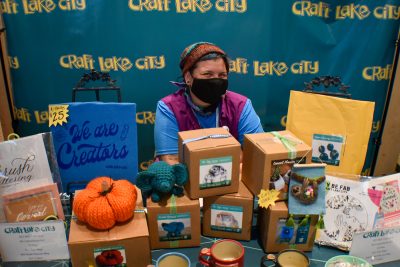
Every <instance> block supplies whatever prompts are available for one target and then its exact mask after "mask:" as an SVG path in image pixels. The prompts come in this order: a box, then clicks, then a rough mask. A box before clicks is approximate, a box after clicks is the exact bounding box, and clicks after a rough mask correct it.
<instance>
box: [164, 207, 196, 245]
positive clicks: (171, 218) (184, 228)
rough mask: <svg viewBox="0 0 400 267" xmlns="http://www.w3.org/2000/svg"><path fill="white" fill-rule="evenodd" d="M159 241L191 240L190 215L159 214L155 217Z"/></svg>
mask: <svg viewBox="0 0 400 267" xmlns="http://www.w3.org/2000/svg"><path fill="white" fill-rule="evenodd" d="M157 225H158V236H159V239H160V241H175V240H188V239H191V238H192V234H191V233H192V226H191V220H190V213H189V212H187V213H180V214H159V215H158V216H157Z"/></svg>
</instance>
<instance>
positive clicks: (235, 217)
mask: <svg viewBox="0 0 400 267" xmlns="http://www.w3.org/2000/svg"><path fill="white" fill-rule="evenodd" d="M242 223H243V207H240V206H227V205H219V204H211V223H210V225H211V229H212V230H214V231H224V232H234V233H241V232H242Z"/></svg>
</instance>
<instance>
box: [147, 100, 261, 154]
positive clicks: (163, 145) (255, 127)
mask: <svg viewBox="0 0 400 267" xmlns="http://www.w3.org/2000/svg"><path fill="white" fill-rule="evenodd" d="M194 114H195V116H196V118H197V121H198V122H199V124H200V126H201V127H202V128H215V127H221V126H222V125H217V118H216V117H217V116H216V112H213V113H212V114H210V115H203V114H200V113H198V112H194ZM178 132H179V127H178V122H177V120H176V118H175V116H174V113H173V112H172V111H171V110H170V109H169V107H168V106H167V105H166V104H165V103H164V102H163V101H162V100H160V101H158V103H157V110H156V121H155V126H154V143H155V147H156V156H160V155H168V154H170V155H173V154H178ZM262 132H264V130H263V128H262V126H261V122H260V118H259V117H258V115H257V113H256V112H255V111H254V108H253V106H252V105H251V101H250V99H247V102H246V104H245V106H244V108H243V110H242V114H241V115H240V119H239V125H238V133H239V140H238V141H239V142H240V143H241V144H242V143H243V137H244V136H243V135H244V134H249V133H262Z"/></svg>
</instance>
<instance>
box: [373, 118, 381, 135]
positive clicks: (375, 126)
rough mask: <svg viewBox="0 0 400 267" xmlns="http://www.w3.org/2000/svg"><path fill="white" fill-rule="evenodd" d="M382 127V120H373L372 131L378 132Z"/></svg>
mask: <svg viewBox="0 0 400 267" xmlns="http://www.w3.org/2000/svg"><path fill="white" fill-rule="evenodd" d="M380 128H381V121H373V122H372V129H371V132H373V133H377V132H378V131H379V129H380Z"/></svg>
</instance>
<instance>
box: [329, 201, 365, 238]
mask: <svg viewBox="0 0 400 267" xmlns="http://www.w3.org/2000/svg"><path fill="white" fill-rule="evenodd" d="M326 208H327V209H328V210H331V212H333V213H334V215H333V216H331V217H330V218H329V217H326V218H325V219H324V222H325V224H326V227H325V229H324V232H325V234H326V235H327V236H329V237H330V238H333V239H335V240H337V241H341V242H348V241H351V240H353V235H354V233H355V232H358V231H364V230H366V228H367V225H368V219H369V218H368V213H367V210H366V209H365V207H364V206H363V204H362V203H361V201H360V200H358V199H357V198H355V197H353V196H348V195H337V196H334V197H332V198H330V199H328V200H327V201H326ZM334 210H335V211H334ZM327 214H328V211H327Z"/></svg>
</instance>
